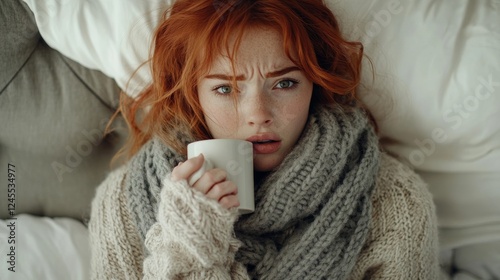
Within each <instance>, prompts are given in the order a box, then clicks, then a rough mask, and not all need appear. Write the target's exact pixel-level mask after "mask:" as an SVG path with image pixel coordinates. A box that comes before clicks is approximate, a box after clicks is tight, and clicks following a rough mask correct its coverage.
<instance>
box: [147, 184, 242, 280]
mask: <svg viewBox="0 0 500 280" xmlns="http://www.w3.org/2000/svg"><path fill="white" fill-rule="evenodd" d="M162 184H163V186H162V191H161V194H160V203H159V207H158V213H157V222H156V223H155V224H153V226H152V227H151V228H150V229H149V230H148V232H147V234H146V248H147V249H148V251H149V256H148V257H147V258H146V260H145V261H144V279H249V277H248V274H247V271H246V268H245V267H244V266H243V265H241V264H240V263H238V262H236V261H235V253H236V251H237V250H238V248H239V246H240V243H239V241H238V240H237V239H236V238H235V236H234V230H233V225H234V222H235V220H236V218H237V210H236V209H233V210H231V211H228V210H227V209H224V208H223V207H222V206H220V205H219V203H218V202H216V201H214V200H210V199H207V198H206V197H205V196H204V195H203V194H202V193H200V192H198V191H196V190H193V189H192V188H191V187H189V185H188V184H187V182H186V181H185V180H182V181H177V182H172V181H171V180H170V175H168V176H167V178H165V179H164V180H163V182H162Z"/></svg>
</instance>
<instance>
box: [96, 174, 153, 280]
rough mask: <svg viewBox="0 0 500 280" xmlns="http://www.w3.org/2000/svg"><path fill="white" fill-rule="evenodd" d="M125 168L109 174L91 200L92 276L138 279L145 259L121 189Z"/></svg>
mask: <svg viewBox="0 0 500 280" xmlns="http://www.w3.org/2000/svg"><path fill="white" fill-rule="evenodd" d="M124 176H125V168H124V167H121V168H119V169H117V170H115V171H113V172H112V173H110V174H109V175H108V177H107V178H106V179H105V180H104V182H103V183H102V184H101V185H100V186H99V187H98V189H97V192H96V196H95V197H94V200H93V201H92V211H91V217H90V223H89V233H90V245H91V278H92V279H140V278H141V277H142V262H143V259H144V253H143V252H144V249H143V247H144V246H143V244H142V242H141V240H140V237H139V233H138V229H137V228H136V227H135V226H134V223H133V221H132V218H131V217H132V216H131V215H130V213H129V212H128V207H127V202H126V199H125V197H124V192H123V179H124Z"/></svg>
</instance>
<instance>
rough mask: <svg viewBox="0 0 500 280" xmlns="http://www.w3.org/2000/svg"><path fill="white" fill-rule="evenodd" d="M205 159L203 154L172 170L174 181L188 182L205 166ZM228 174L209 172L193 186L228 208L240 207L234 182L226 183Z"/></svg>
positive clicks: (212, 170)
mask: <svg viewBox="0 0 500 280" xmlns="http://www.w3.org/2000/svg"><path fill="white" fill-rule="evenodd" d="M204 160H205V158H204V157H203V155H202V154H200V155H199V156H197V157H194V158H191V159H188V160H186V161H185V162H181V163H179V165H177V166H176V167H175V168H174V170H172V181H174V182H175V181H179V180H183V179H185V180H188V178H189V177H191V175H193V173H195V172H196V171H197V170H198V169H200V168H201V166H202V165H203V161H204ZM226 177H227V173H226V171H225V170H223V169H220V168H214V169H210V170H207V171H206V172H205V173H204V174H203V175H201V177H200V179H198V180H197V181H196V182H195V183H194V185H193V186H192V187H193V188H194V189H196V190H198V191H200V192H202V193H203V194H204V195H205V196H206V197H208V198H211V199H214V200H216V201H218V202H219V204H220V205H221V206H222V207H224V208H226V209H229V208H233V207H238V206H240V201H239V200H238V196H237V194H238V188H237V186H236V185H235V184H234V183H233V182H232V181H226Z"/></svg>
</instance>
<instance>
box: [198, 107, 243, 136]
mask: <svg viewBox="0 0 500 280" xmlns="http://www.w3.org/2000/svg"><path fill="white" fill-rule="evenodd" d="M205 120H206V122H207V125H208V128H209V129H210V133H211V134H212V136H213V137H214V138H225V137H233V135H234V133H235V132H236V130H237V129H238V122H237V121H238V116H236V115H235V113H234V112H233V110H230V109H228V108H225V109H224V108H212V109H211V110H206V111H205Z"/></svg>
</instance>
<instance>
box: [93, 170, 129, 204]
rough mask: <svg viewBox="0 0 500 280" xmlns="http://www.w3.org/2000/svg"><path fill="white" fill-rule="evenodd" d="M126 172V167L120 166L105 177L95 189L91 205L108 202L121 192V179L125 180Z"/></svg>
mask: <svg viewBox="0 0 500 280" xmlns="http://www.w3.org/2000/svg"><path fill="white" fill-rule="evenodd" d="M126 171H127V168H126V165H122V166H120V167H118V168H116V169H114V170H112V171H111V172H110V173H108V174H107V175H106V177H105V178H104V180H103V181H102V182H101V184H100V185H99V186H98V187H97V189H96V193H95V196H94V199H93V201H92V203H93V205H95V204H97V203H99V202H103V201H106V200H108V201H109V200H111V199H112V198H114V197H116V196H117V195H118V194H119V193H120V192H121V191H122V187H121V186H122V182H123V179H124V178H125V174H126ZM93 208H94V206H93Z"/></svg>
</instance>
